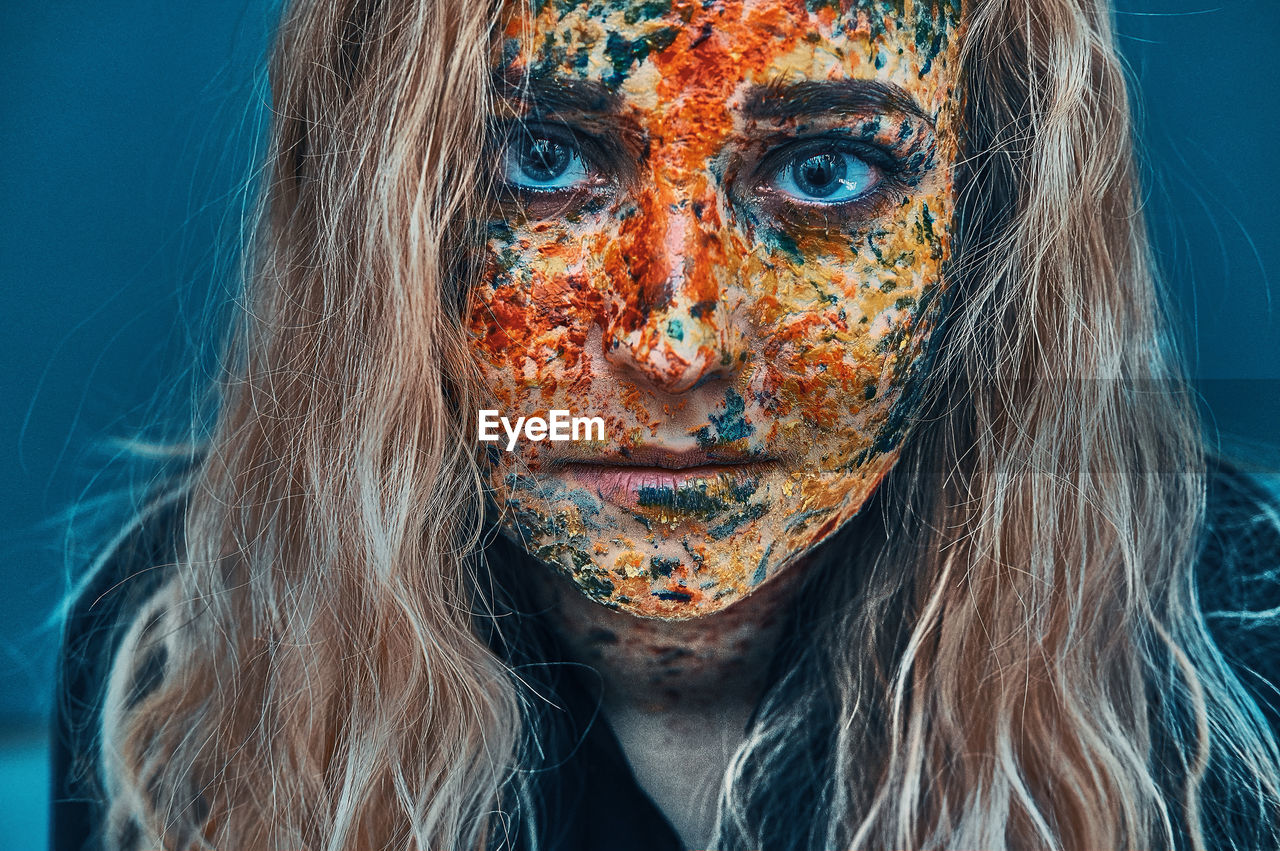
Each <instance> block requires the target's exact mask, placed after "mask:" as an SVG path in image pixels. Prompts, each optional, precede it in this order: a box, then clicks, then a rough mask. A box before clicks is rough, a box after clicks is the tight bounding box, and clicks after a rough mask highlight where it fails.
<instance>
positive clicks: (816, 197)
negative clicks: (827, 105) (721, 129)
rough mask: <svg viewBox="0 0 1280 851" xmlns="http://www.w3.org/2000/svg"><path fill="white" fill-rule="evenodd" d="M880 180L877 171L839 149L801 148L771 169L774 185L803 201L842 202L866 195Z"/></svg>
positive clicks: (860, 159)
mask: <svg viewBox="0 0 1280 851" xmlns="http://www.w3.org/2000/svg"><path fill="white" fill-rule="evenodd" d="M879 182H880V171H879V169H877V168H876V167H875V166H873V165H871V164H870V163H868V162H867V161H866V160H863V159H862V158H860V157H858V156H857V155H855V154H851V153H849V152H848V151H841V150H830V149H827V150H820V151H814V150H812V149H811V150H809V151H804V152H802V153H799V154H796V155H794V156H792V157H790V158H788V159H787V160H786V161H785V162H783V163H782V165H781V167H779V168H778V169H777V171H775V172H774V175H773V180H772V183H773V187H774V188H775V189H777V190H778V191H780V192H782V193H783V194H785V195H789V196H791V197H792V198H794V199H796V200H797V201H802V202H804V203H806V204H841V203H844V202H846V201H854V200H857V199H858V198H861V197H862V196H863V195H866V194H867V193H868V192H869V191H870V190H871V189H873V188H874V187H875V185H876V184H877V183H879Z"/></svg>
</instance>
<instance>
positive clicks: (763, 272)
mask: <svg viewBox="0 0 1280 851" xmlns="http://www.w3.org/2000/svg"><path fill="white" fill-rule="evenodd" d="M959 15H960V11H959V3H958V0H956V3H955V5H954V6H953V5H952V4H951V2H950V0H943V2H940V3H936V4H934V3H922V2H913V1H912V0H896V1H895V0H861V2H846V3H844V4H839V3H830V4H828V3H824V2H821V0H818V2H815V0H809V3H808V4H806V3H805V2H804V0H800V1H799V2H794V0H782V2H779V0H748V1H747V2H744V0H707V2H701V0H695V2H688V0H672V2H667V0H659V2H652V0H651V2H631V0H603V1H602V2H596V3H590V4H588V3H582V4H578V3H575V2H573V0H551V2H547V3H545V4H542V5H537V6H535V8H534V10H533V11H532V12H530V11H529V10H525V9H522V8H520V7H519V6H517V5H513V6H510V7H509V8H508V10H507V19H506V29H505V35H506V38H505V41H504V42H503V45H502V49H501V51H500V55H498V56H496V57H495V61H494V69H495V77H496V79H497V80H498V81H499V84H500V86H501V87H502V90H503V92H504V97H503V98H502V99H501V100H500V102H499V109H498V112H497V114H495V115H494V116H492V120H493V124H494V127H495V134H494V135H495V140H496V141H495V146H494V159H495V162H496V163H497V166H496V172H497V174H498V178H499V181H500V183H501V184H502V189H503V192H502V200H501V202H500V203H497V204H496V205H495V208H494V211H493V215H492V219H491V221H490V224H489V241H488V249H489V250H488V259H487V266H486V269H485V274H484V279H483V282H482V284H481V285H480V286H479V287H478V288H476V289H475V290H474V291H473V293H472V295H471V303H470V309H471V310H470V316H471V325H470V328H471V333H472V337H473V340H474V343H475V351H476V353H477V354H478V356H479V361H480V364H481V368H482V371H483V373H484V378H485V384H486V386H487V387H489V388H490V389H491V390H492V392H493V399H492V401H491V402H489V404H488V405H487V407H494V408H498V409H499V410H501V411H503V412H504V413H506V414H508V415H510V416H512V417H515V416H521V415H523V416H531V415H538V416H545V415H546V414H547V412H549V411H551V410H569V411H571V412H572V413H573V414H574V415H577V416H601V417H603V418H604V419H605V420H606V424H607V428H606V439H605V440H604V441H603V442H596V443H569V444H565V443H547V442H544V443H537V442H523V443H521V444H520V445H518V446H517V448H516V451H515V452H511V453H508V452H504V451H502V450H491V451H490V459H491V461H492V465H491V483H492V487H493V492H494V497H495V501H496V503H497V504H498V505H499V506H501V507H502V509H503V514H502V525H503V528H504V530H505V532H506V533H507V534H508V535H510V536H512V537H513V538H515V539H516V540H518V541H519V542H520V543H521V544H522V545H523V547H524V548H525V550H526V551H527V552H528V553H529V554H530V555H532V556H533V557H534V558H535V559H537V560H540V561H542V562H544V563H546V564H549V565H552V566H554V567H555V568H557V570H556V571H549V570H548V571H536V570H534V571H531V573H530V580H531V587H533V588H534V589H535V591H536V593H537V594H538V595H540V596H541V598H542V599H541V603H542V605H541V607H540V609H541V611H544V612H545V613H546V617H548V618H549V619H550V622H551V625H552V626H553V628H554V629H555V630H556V631H557V633H558V634H559V636H560V638H561V640H562V643H563V646H564V649H565V651H566V653H567V655H568V657H569V658H571V659H574V660H576V661H578V662H580V663H584V664H587V665H590V666H592V667H593V668H594V669H595V670H596V671H598V672H599V673H600V676H601V678H602V680H603V683H604V691H603V701H604V706H603V708H604V711H605V713H606V716H607V718H608V720H609V723H610V727H611V729H612V730H613V731H614V733H615V734H616V736H617V738H618V740H619V742H620V744H621V746H622V748H623V751H624V752H625V754H626V755H627V758H628V761H629V763H630V765H631V769H632V772H633V774H634V775H635V777H636V779H637V781H638V782H639V784H640V785H641V787H642V788H643V789H644V790H645V791H646V792H647V793H648V794H649V796H650V797H651V798H652V799H653V800H654V802H655V803H656V804H657V805H658V807H659V808H660V809H661V810H662V811H663V812H664V813H665V814H666V815H667V817H668V819H669V820H670V822H671V824H672V826H673V827H674V828H675V829H676V831H677V832H678V834H679V835H680V837H681V839H682V840H683V843H684V846H685V847H686V848H706V847H708V844H709V843H710V842H711V837H712V834H713V827H714V816H715V801H716V795H717V792H718V789H719V785H720V781H721V779H722V778H723V777H724V775H725V771H726V769H727V766H728V762H729V759H730V756H731V755H732V754H733V753H734V751H735V750H736V749H737V748H738V747H739V745H740V744H741V742H742V740H743V737H744V735H745V727H746V725H747V721H748V718H749V717H750V715H751V712H752V710H753V709H754V708H755V706H756V705H757V703H758V701H759V698H760V695H761V693H762V691H763V689H764V688H765V686H766V682H765V679H766V675H767V670H768V667H769V663H770V661H771V659H772V656H773V652H774V648H775V647H776V646H777V643H778V641H779V639H780V637H781V631H782V629H783V626H784V622H785V618H786V615H787V612H788V609H789V604H790V602H791V600H792V598H793V597H794V594H795V592H796V590H797V588H798V587H799V585H800V583H801V581H802V580H803V577H804V575H805V572H806V565H807V564H809V563H810V561H811V560H812V559H811V558H810V555H809V554H810V553H811V552H812V551H813V549H814V548H815V547H816V546H818V545H819V544H820V543H821V542H822V541H824V540H826V539H827V538H829V537H830V536H831V535H832V534H834V533H835V531H836V530H837V529H839V528H840V526H841V525H842V524H844V523H845V522H846V521H847V520H848V519H850V518H851V517H853V516H854V515H855V514H856V513H857V512H858V511H859V510H860V509H861V508H862V507H863V506H864V505H865V504H866V501H867V499H868V498H869V497H870V495H871V493H872V492H873V491H874V490H875V488H876V486H877V485H878V484H879V483H880V481H881V480H882V479H883V477H884V476H885V474H886V473H887V472H888V471H889V469H890V468H891V466H892V465H893V463H894V462H895V461H896V459H897V457H898V446H899V445H900V443H901V441H902V439H903V438H904V436H905V434H906V432H907V431H908V429H909V428H910V424H911V420H912V411H913V407H914V404H915V402H916V401H917V396H918V393H919V391H920V382H921V378H922V376H923V375H924V373H925V371H926V370H927V368H928V342H929V337H930V333H931V331H932V329H933V328H934V326H935V325H936V322H937V319H938V311H939V309H940V302H941V297H942V294H943V290H944V288H945V275H944V273H945V267H946V264H947V261H948V257H949V254H950V239H951V232H952V227H953V215H954V214H953V211H954V208H955V194H954V185H953V175H954V170H955V163H956V159H957V150H958V140H957V136H956V127H955V121H954V117H953V115H952V110H953V109H954V106H955V102H954V98H953V94H952V93H953V88H954V85H955V79H954V75H955V71H954V69H955V67H956V55H957V50H958V46H959V45H958V41H959V39H958V37H957V36H958V33H957V26H958V23H957V22H958V18H959ZM566 152H568V153H566ZM810 190H812V191H810ZM598 603H602V604H604V605H598ZM637 616H639V617H637Z"/></svg>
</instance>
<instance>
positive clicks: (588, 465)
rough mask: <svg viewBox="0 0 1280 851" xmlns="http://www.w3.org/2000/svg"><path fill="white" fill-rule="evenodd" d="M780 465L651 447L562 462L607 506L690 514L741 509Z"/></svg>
mask: <svg viewBox="0 0 1280 851" xmlns="http://www.w3.org/2000/svg"><path fill="white" fill-rule="evenodd" d="M777 466H778V461H777V460H776V459H773V458H768V457H764V456H761V455H747V454H742V453H733V452H706V451H702V450H686V451H679V452H676V451H671V450H667V449H662V448H651V447H645V448H641V449H635V450H631V451H628V452H627V453H626V454H608V455H601V456H596V457H592V458H573V459H564V460H562V461H560V462H559V463H558V464H557V467H558V468H559V469H560V471H561V472H562V473H563V474H564V475H566V476H568V477H570V478H572V479H574V480H575V481H576V482H577V483H578V484H580V485H581V486H583V487H585V488H587V489H588V490H590V491H591V492H593V493H596V494H598V495H599V496H600V498H601V499H603V500H605V501H607V502H611V503H613V504H615V505H619V506H621V507H624V508H628V509H631V510H637V509H646V508H653V509H660V510H662V512H663V513H664V514H667V513H676V514H690V515H700V514H708V513H717V512H718V511H719V510H723V509H726V508H731V507H732V506H734V505H738V506H741V505H742V504H744V503H745V502H747V500H748V499H749V498H750V496H751V495H752V494H753V493H754V492H755V491H756V489H757V487H758V485H759V482H760V479H761V478H762V477H763V476H764V475H765V474H767V473H768V472H770V471H771V470H773V469H776V468H777Z"/></svg>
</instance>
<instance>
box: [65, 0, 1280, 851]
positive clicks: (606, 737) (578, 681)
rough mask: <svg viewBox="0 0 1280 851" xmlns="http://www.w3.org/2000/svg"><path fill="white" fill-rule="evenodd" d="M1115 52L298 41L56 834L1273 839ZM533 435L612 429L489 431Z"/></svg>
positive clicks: (931, 40) (231, 839) (960, 14)
mask: <svg viewBox="0 0 1280 851" xmlns="http://www.w3.org/2000/svg"><path fill="white" fill-rule="evenodd" d="M1109 15H1110V11H1109V9H1107V8H1106V7H1105V5H1104V4H1101V3H1098V2H1095V1H1094V0H1035V2H1031V0H974V2H971V3H965V4H961V3H958V2H954V0H947V1H946V2H941V1H940V2H911V1H910V0H908V2H902V0H862V2H852V3H851V2H839V3H837V2H832V3H824V2H812V0H810V2H798V0H752V2H731V0H723V2H722V1H721V0H710V1H709V2H691V1H690V2H685V0H673V2H667V1H666V0H659V2H639V0H636V2H631V0H618V2H611V3H594V4H589V3H576V2H571V0H567V2H552V3H541V2H538V3H533V4H532V6H528V5H525V4H522V3H516V2H511V3H504V4H499V5H496V6H494V7H493V8H485V7H483V6H481V5H480V4H465V3H460V2H444V0H439V2H391V0H387V1H386V2H378V3H374V2H355V0H345V2H332V0H331V2H321V1H320V0H314V1H313V0H297V2H295V3H293V4H291V6H290V8H289V9H288V11H287V12H286V14H285V16H284V21H283V23H282V27H281V32H280V36H279V43H278V46H277V49H276V52H275V54H274V58H273V64H272V78H273V95H274V101H273V108H274V115H275V124H274V130H273V136H272V154H271V156H272V169H271V179H270V180H269V181H268V182H267V183H266V185H265V199H264V205H263V209H264V218H263V222H262V227H261V232H260V236H259V239H258V240H257V242H256V244H255V245H254V252H253V255H252V256H253V257H254V259H255V266H254V271H253V274H252V276H251V280H250V282H249V286H248V287H247V292H246V296H245V305H244V310H243V311H242V315H241V318H240V321H239V322H238V323H237V324H236V327H235V329H234V333H233V335H232V338H231V341H230V344H229V349H228V352H229V354H228V357H227V364H228V369H227V375H226V377H225V378H224V380H223V381H221V382H220V383H219V385H218V388H217V396H218V399H217V402H218V404H217V416H216V421H215V423H214V425H213V427H212V429H211V433H210V435H209V436H208V438H207V440H206V441H205V442H204V446H203V449H202V451H201V452H200V453H199V454H198V455H196V456H195V457H194V458H193V459H192V462H191V464H190V467H189V468H188V469H187V470H186V471H185V472H184V474H183V475H182V476H181V477H180V480H179V481H178V482H177V483H176V484H175V486H174V487H173V488H172V489H171V492H170V493H169V495H168V496H166V497H165V498H163V499H160V500H158V501H157V502H156V504H155V506H154V508H153V510H152V511H151V512H150V513H148V514H147V515H146V516H144V517H143V518H142V519H141V520H140V521H139V523H138V526H137V529H136V530H134V531H133V532H132V533H130V534H129V535H127V536H126V537H125V538H123V539H122V542H121V543H120V544H119V545H117V546H116V547H115V548H114V550H113V553H112V554H111V556H110V557H109V558H108V559H106V561H105V565H104V566H103V567H102V568H101V570H100V572H99V579H98V580H96V581H97V582H98V588H97V589H94V588H92V587H91V588H90V589H89V590H88V591H86V594H85V599H86V600H94V601H97V600H99V598H101V599H103V600H107V601H108V603H107V604H106V608H105V610H104V609H103V607H99V608H98V610H97V611H94V610H93V607H86V606H82V608H81V612H80V614H79V615H78V620H77V621H75V622H74V623H73V627H72V634H73V645H72V647H71V648H70V651H69V653H68V659H69V660H70V664H69V665H68V668H67V670H66V671H64V678H65V679H64V683H65V684H66V685H65V688H66V690H67V691H68V693H69V694H70V695H71V696H72V697H73V698H78V699H80V700H83V701H85V702H86V706H81V707H80V708H79V710H77V709H76V707H75V706H73V707H72V712H71V713H70V717H71V719H72V720H71V721H70V722H69V723H71V724H72V726H73V727H75V728H76V729H78V730H79V731H80V733H81V735H82V738H81V739H80V740H79V741H80V742H81V744H79V745H76V746H75V747H78V748H79V749H80V751H81V753H80V756H82V757H83V758H84V760H85V761H86V762H87V763H88V764H87V765H78V766H74V765H73V766H68V767H67V771H66V772H65V773H66V774H67V775H68V776H73V777H74V776H82V777H85V778H87V780H88V782H89V783H90V784H91V785H89V786H88V787H82V789H87V790H88V791H81V792H80V793H79V794H81V795H87V796H89V797H91V798H92V797H93V796H94V795H96V794H100V795H101V797H102V802H101V805H100V806H99V805H96V804H95V805H90V806H88V807H86V808H83V809H80V810H76V811H74V813H73V812H72V811H71V810H65V811H64V812H66V813H68V814H69V815H68V818H71V817H73V816H74V817H75V818H77V819H82V820H83V823H82V824H81V825H80V829H81V830H82V832H83V833H84V834H86V835H96V836H98V837H99V838H100V840H101V842H102V844H103V845H104V847H107V848H122V849H124V848H146V847H165V848H188V847H213V848H235V849H259V848H309V849H310V848H314V849H320V848H326V849H372V848H379V849H380V848H403V847H414V848H424V849H425V848H433V849H434V848H456V849H462V848H468V849H480V848H490V847H494V848H497V847H511V848H530V849H532V848H538V849H578V848H613V849H616V848H628V847H635V848H675V847H680V848H725V849H728V848H767V849H783V848H796V849H801V848H804V849H830V848H1014V849H1021V848H1063V849H1101V848H1197V849H1198V848H1210V847H1214V848H1216V847H1224V848H1225V847H1237V848H1263V847H1275V845H1276V842H1277V839H1280V835H1278V834H1277V826H1276V823H1277V812H1276V809H1277V802H1278V800H1280V797H1278V796H1280V754H1278V752H1277V746H1276V740H1275V737H1274V735H1273V733H1272V731H1271V730H1270V728H1269V726H1268V719H1270V718H1272V717H1273V716H1272V713H1273V710H1272V708H1271V703H1270V700H1271V698H1270V690H1269V688H1268V683H1267V679H1266V673H1267V672H1266V670H1265V669H1264V670H1262V671H1261V673H1259V671H1258V669H1259V668H1260V667H1263V666H1265V665H1266V664H1268V661H1269V660H1267V658H1266V657H1265V656H1264V655H1254V656H1250V655H1249V652H1250V648H1251V647H1256V646H1257V643H1256V641H1255V640H1254V638H1253V636H1254V635H1256V633H1250V632H1247V631H1244V630H1243V629H1234V630H1233V628H1232V627H1233V625H1238V624H1241V623H1256V622H1258V621H1259V620H1260V618H1258V617H1253V618H1252V619H1250V616H1251V615H1252V614H1254V610H1255V609H1256V610H1263V609H1266V608H1267V607H1268V605H1269V602H1268V601H1267V599H1266V595H1267V594H1268V593H1270V590H1271V587H1272V585H1273V584H1274V583H1273V582H1271V584H1267V583H1265V582H1264V581H1263V579H1264V578H1265V577H1266V576H1267V575H1268V574H1267V573H1266V571H1267V570H1268V569H1270V568H1273V567H1274V566H1275V565H1274V549H1273V548H1272V543H1273V542H1274V541H1275V540H1277V537H1276V536H1277V531H1276V522H1275V521H1276V515H1275V513H1274V511H1273V512H1272V513H1270V514H1267V513H1266V512H1267V510H1268V509H1267V508H1266V506H1265V505H1264V504H1263V503H1262V501H1261V496H1260V494H1259V492H1258V491H1257V490H1256V489H1253V488H1251V486H1250V485H1249V484H1248V482H1247V481H1246V480H1244V479H1243V478H1242V477H1241V476H1239V475H1238V474H1234V473H1231V472H1230V471H1226V470H1223V471H1219V468H1218V466H1217V465H1213V466H1211V467H1210V470H1211V474H1206V473H1205V472H1204V471H1205V470H1206V464H1205V460H1204V451H1203V447H1202V445H1201V441H1200V437H1199V431H1198V425H1197V423H1196V422H1195V420H1194V417H1193V415H1192V409H1191V407H1190V406H1189V403H1188V400H1187V395H1186V392H1185V388H1184V387H1183V385H1182V381H1181V378H1180V372H1179V367H1178V364H1177V361H1176V359H1175V358H1174V356H1173V355H1172V354H1171V352H1170V351H1169V347H1168V345H1167V341H1166V338H1165V336H1164V322H1163V318H1162V316H1161V315H1160V313H1159V311H1158V309H1157V303H1158V302H1157V294H1156V291H1155V288H1154V285H1153V280H1152V278H1153V273H1152V271H1151V262H1150V257H1149V250H1148V247H1147V243H1146V235H1145V230H1144V226H1143V222H1142V218H1141V215H1140V210H1139V192H1138V188H1137V184H1136V181H1135V176H1134V164H1133V159H1132V152H1131V140H1130V124H1129V115H1128V109H1129V108H1128V103H1127V100H1126V95H1125V90H1124V83H1123V78H1122V74H1121V69H1120V66H1119V62H1118V59H1117V57H1116V54H1115V50H1114V47H1113V44H1112V34H1111V30H1110V20H1109ZM557 411H559V412H567V413H568V414H570V415H572V416H575V417H584V418H592V417H598V418H599V419H600V420H601V421H602V422H603V426H604V429H603V434H596V435H592V436H591V437H590V439H586V438H583V439H579V440H577V441H574V440H568V441H550V440H540V439H538V438H539V437H546V436H547V432H546V431H545V430H542V431H534V430H532V429H530V428H525V429H524V431H523V432H520V431H518V430H512V431H511V435H512V436H511V437H510V439H508V438H507V437H506V436H505V435H504V436H503V437H502V438H501V439H500V440H499V441H497V442H488V438H491V437H492V436H493V434H494V433H495V431H494V429H492V428H491V427H492V426H493V423H494V422H495V421H496V420H495V418H496V417H497V415H498V414H500V415H501V416H505V417H507V418H508V427H509V426H510V423H511V422H525V421H528V420H529V419H530V418H533V417H550V418H552V419H554V416H555V415H554V413H553V412H557ZM521 417H523V418H525V420H523V421H522V420H520V418H521ZM1215 471H1217V472H1215ZM1206 504H1207V505H1208V514H1207V516H1206ZM1268 558H1269V559H1271V561H1270V562H1269V563H1267V562H1266V561H1265V560H1266V559H1268ZM1255 574H1256V575H1255ZM125 576H132V577H135V579H134V581H130V582H125V583H123V585H120V584H119V583H117V581H116V580H117V579H118V578H120V577H125ZM1268 582H1270V580H1268ZM108 589H111V590H110V592H109V593H105V595H104V592H108ZM1210 624H1212V625H1214V632H1212V633H1211V632H1210V631H1209V625H1210ZM81 645H83V646H85V647H92V648H97V653H98V655H99V656H101V657H105V658H104V659H101V660H100V661H94V659H93V658H92V657H91V656H86V655H85V654H84V653H82V652H79V650H80V647H81ZM103 648H106V650H103ZM95 671H101V672H102V674H101V676H102V677H103V681H104V683H105V684H104V685H103V686H102V693H101V695H100V696H99V695H98V693H97V692H96V691H95V686H94V683H95ZM99 704H100V706H101V709H100V711H99V710H97V709H96V708H95V707H97V706H98V705H99ZM86 743H92V744H86ZM95 763H96V764H95ZM95 777H100V778H101V780H100V784H101V790H100V793H99V792H98V791H97V790H95V787H94V786H93V785H92V783H93V782H94V781H93V778H95ZM60 829H61V828H60ZM71 833H75V831H71V832H69V833H67V834H66V835H71ZM79 836H80V834H77V835H76V838H77V839H78V838H79ZM202 843H204V844H202Z"/></svg>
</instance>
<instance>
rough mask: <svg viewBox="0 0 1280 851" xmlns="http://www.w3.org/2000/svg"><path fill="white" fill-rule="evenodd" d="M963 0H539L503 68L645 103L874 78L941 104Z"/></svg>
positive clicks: (520, 11) (529, 7) (515, 24)
mask: <svg viewBox="0 0 1280 851" xmlns="http://www.w3.org/2000/svg"><path fill="white" fill-rule="evenodd" d="M960 18H961V0H843V2H842V1H841V0H582V2H578V0H531V2H529V3H525V2H511V3H508V4H507V5H506V7H505V23H504V36H505V38H504V40H503V47H502V57H501V65H502V68H503V70H504V72H506V73H507V74H509V75H511V74H514V75H518V76H520V77H523V78H533V79H540V78H560V79H566V78H567V79H570V80H574V79H576V80H582V81H586V82H591V83H593V84H598V85H599V86H600V87H602V88H603V89H605V90H607V91H609V92H611V93H613V94H614V95H616V96H619V97H622V98H624V99H626V100H627V101H628V102H629V103H631V104H632V105H634V106H637V107H640V108H645V107H649V108H662V107H669V106H670V105H671V102H672V101H683V100H687V99H688V98H690V97H694V98H697V97H708V96H711V97H717V98H718V99H719V98H727V97H732V95H733V94H734V93H740V92H741V91H742V90H743V89H744V88H747V87H759V86H768V85H772V84H777V83H786V82H794V81H803V80H841V79H874V80H880V81H883V82H887V83H892V84H894V85H896V86H898V87H899V88H901V89H904V90H906V91H907V92H908V93H910V94H911V95H912V96H913V97H914V98H915V99H916V100H917V101H918V102H919V103H920V106H921V107H923V108H924V109H926V110H928V111H930V112H933V113H935V114H936V113H937V111H938V110H939V109H940V107H941V106H942V103H943V102H944V101H945V99H946V98H947V96H948V95H949V91H948V89H949V86H950V83H951V74H950V73H949V71H948V69H947V67H946V66H947V64H948V63H947V61H946V58H947V55H948V47H951V46H953V45H952V42H953V41H954V40H955V39H956V37H957V29H958V25H959V22H960Z"/></svg>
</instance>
